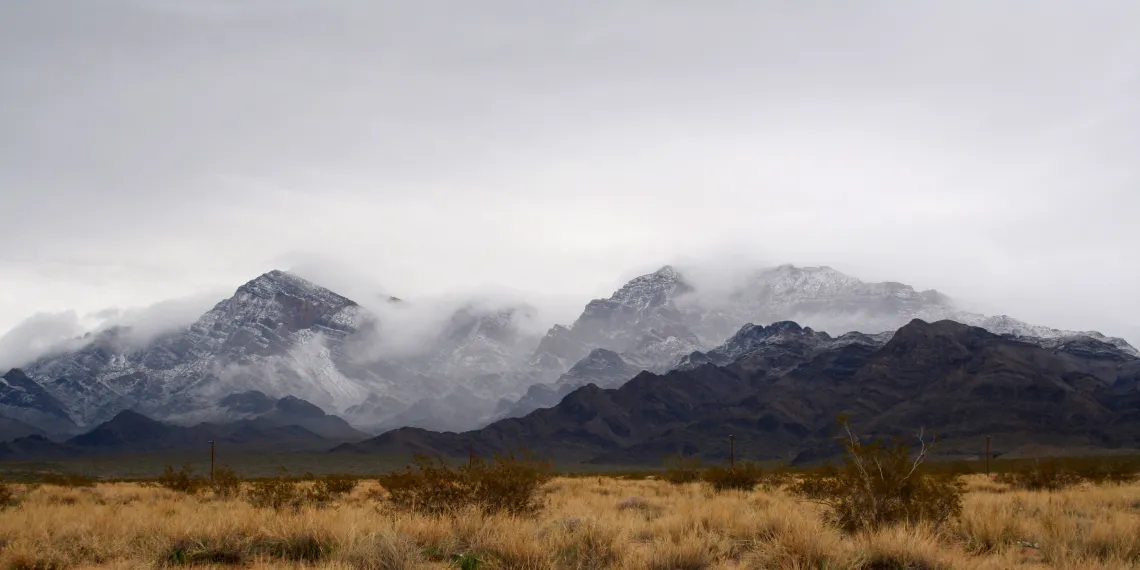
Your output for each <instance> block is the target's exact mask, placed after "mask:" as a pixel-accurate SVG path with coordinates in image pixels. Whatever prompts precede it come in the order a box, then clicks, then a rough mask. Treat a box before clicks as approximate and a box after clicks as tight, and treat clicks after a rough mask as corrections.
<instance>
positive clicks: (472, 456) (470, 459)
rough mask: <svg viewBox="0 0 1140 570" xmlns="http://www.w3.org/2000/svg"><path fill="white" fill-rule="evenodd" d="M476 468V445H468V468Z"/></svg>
mask: <svg viewBox="0 0 1140 570" xmlns="http://www.w3.org/2000/svg"><path fill="white" fill-rule="evenodd" d="M474 466H475V444H474V443H468V444H467V467H474Z"/></svg>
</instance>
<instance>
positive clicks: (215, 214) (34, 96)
mask: <svg viewBox="0 0 1140 570" xmlns="http://www.w3.org/2000/svg"><path fill="white" fill-rule="evenodd" d="M1138 158H1140V3H1138V2H1135V0H1122V1H1119V2H1114V1H1111V0H1099V1H1097V2H1079V1H1072V2H1055V1H1044V0H1025V1H1022V2H1012V1H1010V2H1004V1H997V2H994V1H990V0H986V1H964V0H953V1H949V0H948V1H945V2H933V1H931V2H913V1H911V0H897V1H894V2H875V1H860V2H844V1H831V2H815V1H804V0H784V1H769V2H765V1H758V0H750V1H739V2H738V1H715V0H709V1H694V0H688V1H680V0H662V1H617V0H596V1H595V0H589V1H583V0H579V1H574V2H566V1H558V2H555V1H549V2H546V1H537V0H483V1H480V2H471V1H466V0H455V1H452V2H439V1H434V0H415V1H413V2H408V1H390V2H389V1H379V0H377V1H363V0H362V1H336V0H322V1H316V0H313V1H307V2H301V1H293V0H256V1H247V2H237V1H234V2H223V1H220V0H210V1H206V0H183V1H178V0H134V1H128V0H106V1H96V0H79V1H74V2H61V1H53V0H36V1H28V2H16V1H11V2H3V3H0V212H2V213H3V217H2V218H0V219H2V221H0V284H2V285H0V331H4V330H6V329H7V328H9V327H12V326H14V325H15V324H16V323H18V322H20V321H22V320H23V319H25V318H26V317H28V316H30V315H31V314H33V313H35V312H37V311H48V312H55V311H63V310H67V309H74V310H76V311H77V312H78V313H77V314H80V315H85V314H88V313H91V312H94V311H99V310H101V309H105V308H108V307H118V308H127V307H137V306H144V305H147V304H150V303H154V302H158V301H161V300H164V299H170V298H178V297H184V296H194V295H199V296H200V295H213V294H215V292H220V294H226V293H228V292H230V291H232V290H233V289H234V288H236V287H237V286H238V285H240V284H241V283H243V282H244V281H247V280H249V279H250V278H252V277H254V276H256V275H257V274H259V273H261V272H264V271H266V270H269V269H272V268H275V267H281V268H287V267H289V266H293V265H297V264H308V265H310V266H311V265H313V264H321V266H322V267H337V268H341V269H338V270H337V271H340V272H341V274H343V272H344V271H347V270H345V269H344V268H346V267H348V268H352V269H351V270H353V271H359V272H361V275H366V276H367V277H368V279H370V280H372V282H374V283H377V284H378V286H380V287H382V288H383V289H384V290H386V291H388V292H390V293H392V294H395V295H398V296H401V297H409V298H414V297H416V296H422V295H432V294H439V293H444V292H452V291H465V290H470V289H472V288H480V287H487V286H490V285H494V284H498V285H502V286H509V287H513V288H514V289H518V290H521V291H524V292H530V293H534V294H538V293H541V294H543V295H545V296H546V297H548V298H549V299H548V300H550V302H551V303H553V304H556V305H557V304H558V303H559V302H561V303H562V305H560V307H561V309H559V310H562V311H563V313H565V312H574V311H570V310H568V309H566V307H576V309H575V310H580V308H581V306H582V304H583V303H585V301H586V300H588V299H589V298H591V297H596V296H599V295H604V294H608V293H609V291H611V290H612V289H613V288H614V287H616V286H618V285H620V283H621V282H622V281H623V280H624V279H627V278H629V277H630V276H632V275H635V274H637V273H639V272H642V271H646V270H652V269H655V268H656V267H657V266H659V265H661V264H663V263H666V262H671V261H678V260H686V259H687V260H701V259H709V258H712V257H718V258H723V257H725V256H729V255H743V256H747V257H752V258H756V259H760V260H763V261H766V262H772V263H781V262H790V263H796V264H827V265H831V266H833V267H836V268H837V269H841V270H845V271H848V272H849V273H852V274H853V275H856V276H858V277H860V278H863V279H865V280H894V281H902V282H905V283H909V284H912V285H915V286H916V287H919V288H924V289H925V288H937V289H939V290H941V291H943V292H945V293H947V294H949V295H951V296H953V297H956V298H960V299H964V300H967V301H969V302H973V303H977V304H979V305H981V306H985V307H990V308H992V310H993V311H994V312H1001V313H1007V314H1010V315H1013V316H1016V317H1018V318H1022V319H1024V320H1027V321H1031V322H1034V323H1038V324H1045V325H1050V326H1055V327H1061V328H1079V329H1097V330H1101V331H1102V332H1105V333H1108V334H1115V335H1122V336H1126V337H1128V338H1130V339H1132V340H1133V342H1134V343H1136V344H1140V295H1138V290H1140V263H1138V261H1140V259H1138V257H1137V249H1138V247H1137V246H1138V245H1140V160H1138ZM555 300H561V301H557V302H556V301H555Z"/></svg>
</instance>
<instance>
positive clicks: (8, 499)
mask: <svg viewBox="0 0 1140 570" xmlns="http://www.w3.org/2000/svg"><path fill="white" fill-rule="evenodd" d="M15 504H16V488H15V487H13V486H12V485H10V484H8V482H7V481H0V510H3V509H6V508H8V507H10V506H12V505H15Z"/></svg>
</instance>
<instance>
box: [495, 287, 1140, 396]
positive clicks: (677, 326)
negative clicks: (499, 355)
mask: <svg viewBox="0 0 1140 570" xmlns="http://www.w3.org/2000/svg"><path fill="white" fill-rule="evenodd" d="M914 319H921V320H924V321H928V322H935V321H940V320H953V321H957V322H961V323H964V324H968V325H972V326H977V327H981V328H984V329H987V330H989V331H990V332H993V333H995V334H999V335H1009V336H1012V337H1017V338H1021V339H1027V340H1031V341H1032V342H1034V343H1036V344H1040V345H1042V346H1046V347H1050V346H1056V345H1057V344H1059V343H1062V342H1068V341H1071V340H1073V339H1081V338H1091V339H1095V340H1098V341H1101V342H1105V343H1108V344H1111V345H1113V346H1115V347H1116V348H1118V349H1120V350H1122V351H1124V352H1126V353H1128V354H1132V355H1134V356H1140V353H1138V352H1137V351H1136V349H1135V348H1133V347H1132V346H1131V345H1129V344H1128V343H1127V342H1126V341H1124V340H1123V339H1120V338H1111V337H1106V336H1105V335H1103V334H1100V333H1097V332H1091V331H1083V332H1076V331H1063V330H1057V329H1052V328H1049V327H1043V326H1036V325H1030V324H1028V323H1025V322H1023V321H1019V320H1017V319H1014V318H1012V317H1008V316H1005V315H1000V316H986V315H981V314H977V313H971V312H967V311H962V310H960V309H958V308H957V307H955V305H954V302H953V300H952V299H950V298H949V297H947V296H946V295H943V294H942V293H939V292H938V291H933V290H929V291H916V290H915V289H914V288H913V287H911V286H909V285H904V284H902V283H894V282H886V283H867V282H864V281H861V280H859V279H857V278H855V277H852V276H849V275H846V274H844V273H841V272H839V271H836V270H834V269H832V268H830V267H796V266H793V265H781V266H778V267H772V268H764V269H760V270H758V271H755V272H753V273H751V274H749V275H747V276H746V277H745V278H744V279H743V280H741V281H740V282H739V283H736V284H734V285H733V286H731V287H729V288H728V289H727V290H726V291H718V292H716V293H709V292H706V291H702V290H701V289H700V288H699V287H697V286H696V285H694V284H693V283H690V282H689V281H688V280H686V278H685V276H684V274H683V273H682V272H681V271H678V270H677V269H676V268H674V267H671V266H665V267H662V268H661V269H659V270H658V271H656V272H654V273H651V274H648V275H643V276H641V277H637V278H635V279H633V280H632V281H630V282H629V283H627V284H626V285H625V286H623V287H622V288H621V289H619V290H618V291H617V292H615V293H614V295H613V296H611V297H610V298H609V299H599V300H595V301H591V302H590V303H589V304H588V305H587V306H586V309H585V310H584V311H583V313H582V316H581V317H579V319H578V320H577V321H575V323H574V324H573V325H571V326H570V327H561V326H556V327H554V328H553V329H551V331H550V332H549V333H548V334H547V336H546V338H544V339H543V341H542V343H541V344H540V345H539V349H538V351H537V352H536V356H535V359H534V360H532V368H534V369H537V370H539V371H540V373H538V374H534V375H533V376H532V378H535V379H536V380H538V382H536V385H535V386H533V387H532V388H530V389H528V390H527V392H526V394H525V395H523V396H522V397H520V398H519V399H518V400H516V401H513V402H503V403H500V405H499V407H498V414H497V415H496V416H495V417H496V418H500V417H520V416H522V415H525V414H527V413H529V412H531V411H533V410H534V409H537V408H541V407H549V406H553V405H555V404H557V403H558V401H559V400H560V399H561V398H562V397H563V396H565V395H566V394H568V393H570V392H571V391H573V390H574V389H576V388H578V387H581V386H584V385H586V384H589V383H594V384H597V385H599V386H600V387H603V388H613V387H617V386H620V385H621V382H622V380H615V378H621V377H624V379H625V380H628V379H629V378H632V377H633V375H635V374H636V373H637V372H640V371H641V370H648V371H650V372H655V373H661V372H664V371H666V370H669V369H672V368H675V367H678V366H692V365H694V364H699V363H701V362H712V363H718V364H723V363H727V362H732V361H734V360H736V359H737V358H738V357H739V356H740V355H741V354H743V351H747V350H751V349H753V348H755V347H754V346H753V345H751V344H749V343H750V342H752V343H754V342H759V341H758V340H757V339H760V338H762V339H764V341H763V342H773V338H774V337H773V336H772V335H773V333H772V332H771V330H770V329H771V327H769V328H765V327H764V325H765V324H769V323H776V324H773V325H772V327H777V329H779V327H778V326H777V324H779V323H781V322H787V321H794V323H803V324H806V325H809V326H811V327H816V328H817V329H818V330H819V331H827V333H830V335H828V334H826V333H822V332H819V333H814V332H813V334H821V335H823V336H822V337H820V338H821V341H820V342H824V343H825V344H826V345H827V346H833V344H831V343H844V342H862V343H874V344H883V343H885V342H887V341H888V340H889V335H890V331H893V330H897V329H899V328H901V327H903V326H904V325H906V324H907V323H909V322H911V321H912V320H914ZM794 323H792V324H794ZM795 328H798V325H796V327H795ZM806 330H809V331H810V330H811V329H810V328H809V329H806ZM757 333H759V336H757ZM831 335H840V336H839V337H838V338H833V337H832V336H831ZM796 336H797V337H799V336H800V334H799V333H798V332H797V333H796ZM797 342H800V341H799V340H798V339H797ZM596 348H604V349H607V350H609V351H612V354H610V355H607V358H604V359H599V358H598V357H597V355H593V354H591V350H592V349H596ZM588 355H589V356H588ZM575 358H577V359H580V360H581V359H586V360H582V362H592V364H591V365H589V366H584V367H581V368H580V367H577V366H575V365H574V364H572V362H573V361H574V359H575ZM599 363H604V364H606V365H604V366H599V365H598V364H599ZM558 369H562V371H563V373H561V374H556V373H554V371H555V370H558ZM571 370H576V372H575V373H570V371H571ZM629 370H634V371H635V372H634V374H629Z"/></svg>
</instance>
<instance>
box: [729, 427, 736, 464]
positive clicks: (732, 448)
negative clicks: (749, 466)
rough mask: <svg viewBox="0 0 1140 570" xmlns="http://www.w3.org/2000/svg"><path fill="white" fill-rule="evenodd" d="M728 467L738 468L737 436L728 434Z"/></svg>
mask: <svg viewBox="0 0 1140 570" xmlns="http://www.w3.org/2000/svg"><path fill="white" fill-rule="evenodd" d="M728 469H729V471H733V470H735V469H736V437H735V436H732V435H729V436H728Z"/></svg>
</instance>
